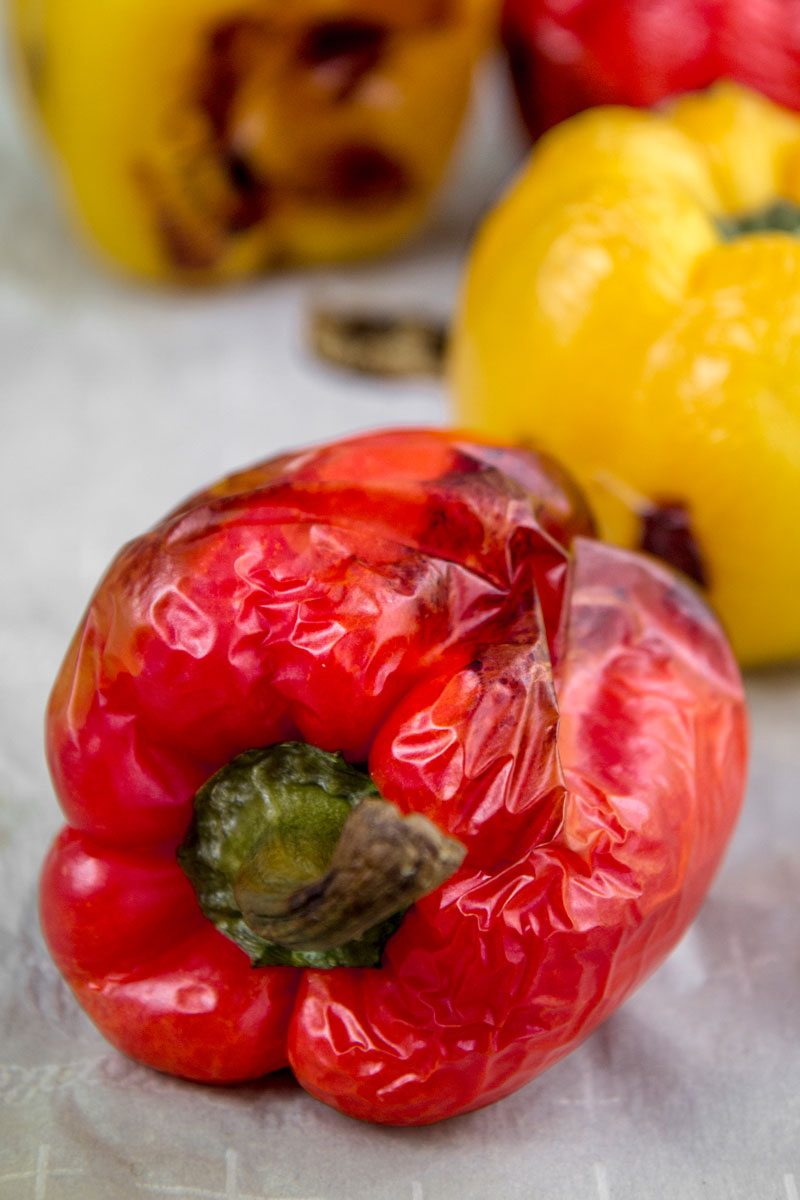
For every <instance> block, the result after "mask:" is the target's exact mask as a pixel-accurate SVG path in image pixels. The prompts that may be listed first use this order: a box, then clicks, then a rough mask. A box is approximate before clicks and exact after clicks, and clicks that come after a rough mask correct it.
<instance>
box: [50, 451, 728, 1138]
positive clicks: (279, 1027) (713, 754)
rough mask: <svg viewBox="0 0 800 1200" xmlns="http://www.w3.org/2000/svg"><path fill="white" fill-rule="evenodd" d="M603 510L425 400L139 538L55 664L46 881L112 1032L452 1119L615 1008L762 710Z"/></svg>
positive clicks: (243, 482) (223, 1078)
mask: <svg viewBox="0 0 800 1200" xmlns="http://www.w3.org/2000/svg"><path fill="white" fill-rule="evenodd" d="M591 535H592V525H591V519H590V517H589V515H588V514H587V512H586V510H585V507H584V506H583V503H582V501H581V500H580V497H579V496H578V495H577V494H576V493H575V491H574V489H573V488H572V486H571V485H570V484H569V482H568V481H567V480H566V478H565V477H564V476H563V474H562V473H561V472H560V471H559V470H558V469H557V468H556V467H555V466H554V465H553V464H552V463H551V462H549V461H548V460H546V459H544V458H543V457H540V456H537V455H534V454H533V453H529V452H526V451H523V450H510V449H504V448H502V447H497V446H480V445H476V444H473V443H472V442H470V441H469V440H467V439H466V438H463V437H459V436H456V435H449V434H446V433H443V432H430V431H408V430H407V431H396V432H381V433H378V434H375V435H371V436H364V437H358V438H353V439H351V440H349V441H344V442H341V443H338V444H335V445H333V446H329V447H322V448H320V449H316V450H310V451H308V452H305V453H299V454H296V455H288V456H285V457H283V458H279V459H275V460H273V461H272V462H268V463H265V464H263V465H261V466H257V467H255V468H253V469H252V470H249V471H245V472H243V473H241V474H240V475H237V476H233V477H232V478H230V479H228V480H226V481H223V482H222V483H221V484H219V485H218V486H217V487H214V488H212V489H211V490H210V491H208V492H206V493H204V494H201V495H199V496H197V497H195V498H194V499H192V500H190V501H189V502H188V503H186V504H185V505H183V506H182V507H181V508H180V509H178V510H177V511H176V512H175V513H173V514H172V515H170V516H169V517H167V518H166V519H165V520H164V521H163V522H161V524H159V525H158V526H156V527H155V529H153V530H152V531H151V532H150V533H148V534H146V535H144V536H143V537H141V538H139V539H137V540H135V541H133V542H131V543H130V544H129V545H128V546H127V547H125V548H124V549H123V550H122V552H121V553H120V555H119V556H118V558H117V559H116V560H115V562H114V563H113V564H112V566H111V568H110V569H109V571H108V573H107V575H106V576H105V578H104V579H103V580H102V582H101V583H100V585H99V587H98V589H97V591H96V593H95V595H94V597H93V599H92V601H91V603H90V605H89V608H88V611H87V613H86V615H85V618H84V620H83V622H82V624H81V627H80V629H79V630H78V633H77V635H76V637H75V640H74V642H73V644H72V647H71V649H70V651H69V653H68V655H67V658H66V660H65V663H64V665H63V667H62V670H61V673H60V675H59V678H58V680H57V683H56V685H55V688H54V691H53V695H52V698H51V703H50V708H49V714H48V751H49V760H50V765H51V769H52V774H53V779H54V782H55V786H56V789H57V791H58V794H59V797H60V799H61V803H62V806H63V808H64V811H65V813H66V816H67V820H68V822H69V824H68V826H67V828H66V829H65V830H64V831H63V832H62V834H61V835H60V836H59V838H58V839H57V841H56V843H55V845H54V847H53V849H52V850H51V852H50V855H49V857H48V859H47V862H46V865H45V868H44V874H43V879H42V892H41V901H42V916H43V924H44V929H45V933H46V937H47V940H48V943H49V945H50V948H51V951H52V953H53V956H54V958H55V960H56V962H57V964H58V966H59V967H60V969H61V971H62V972H63V974H64V975H65V977H66V979H67V980H68V981H69V983H70V985H71V986H72V988H73V990H74V991H75V994H76V995H77V997H78V999H79V1001H80V1003H81V1004H82V1005H83V1006H84V1008H85V1009H86V1011H87V1012H88V1014H89V1015H90V1017H91V1018H92V1019H93V1020H94V1021H95V1023H96V1024H97V1025H98V1026H99V1028H100V1029H101V1030H102V1032H103V1033H104V1034H105V1035H106V1037H108V1038H109V1039H110V1040H111V1041H112V1042H113V1043H114V1044H115V1045H116V1046H118V1047H119V1048H120V1049H121V1050H123V1051H124V1052H125V1053H126V1054H129V1055H131V1056H132V1057H134V1058H136V1059H139V1060H141V1061H142V1062H145V1063H148V1064H150V1065H151V1066H154V1067H157V1068H158V1069H160V1070H163V1071H168V1072H173V1073H175V1074H178V1075H183V1076H187V1077H189V1078H192V1079H197V1080H205V1081H212V1082H232V1081H236V1080H244V1079H251V1078H255V1077H258V1076H260V1075H263V1074H264V1073H265V1072H268V1071H272V1070H274V1069H276V1068H279V1067H282V1066H284V1065H286V1064H287V1063H288V1064H290V1065H291V1067H292V1069H293V1071H294V1072H295V1074H296V1076H297V1078H298V1080H299V1081H300V1083H301V1084H302V1085H303V1087H305V1088H307V1089H308V1091H309V1092H311V1093H312V1094H313V1095H314V1096H317V1097H318V1098H320V1099H322V1100H324V1101H326V1102H328V1103H330V1104H332V1105H334V1106H335V1107H337V1108H339V1109H341V1110H342V1111H343V1112H346V1113H349V1114H351V1115H353V1116H355V1117H360V1118H364V1119H368V1120H373V1121H381V1122H390V1123H398V1124H422V1123H426V1122H432V1121H436V1120H439V1119H441V1118H443V1117H448V1116H452V1115H454V1114H456V1113H461V1112H466V1111H469V1110H470V1109H474V1108H478V1107H480V1106H482V1105H484V1104H487V1103H489V1102H490V1101H492V1100H496V1099H499V1098H500V1097H502V1096H505V1095H507V1094H508V1093H510V1092H512V1091H514V1090H515V1089H516V1088H518V1087H520V1086H521V1085H522V1084H524V1083H525V1082H527V1081H528V1080H529V1079H531V1078H532V1077H533V1076H534V1075H535V1074H536V1073H537V1072H538V1071H540V1070H542V1069H543V1068H545V1067H547V1066H548V1065H550V1064H551V1063H553V1062H555V1061H556V1060H557V1059H558V1058H560V1057H561V1056H562V1055H564V1054H565V1053H566V1052H567V1051H569V1050H570V1049H571V1048H573V1047H574V1046H575V1045H576V1044H577V1043H578V1042H579V1041H581V1040H582V1039H583V1038H584V1037H585V1036H586V1034H588V1033H589V1032H590V1030H592V1029H593V1028H594V1027H595V1026H596V1025H597V1024H598V1023H599V1022H600V1021H602V1020H603V1019H604V1018H605V1017H607V1016H608V1015H609V1014H610V1013H611V1012H613V1010H614V1009H615V1008H616V1007H617V1006H618V1005H619V1003H620V1002H621V1001H622V1000H623V999H624V998H625V996H627V995H628V994H629V993H630V991H631V990H632V989H633V988H634V987H635V986H636V985H637V984H639V983H640V982H641V981H642V980H643V979H644V978H645V977H646V976H647V975H648V974H649V973H650V972H651V971H652V970H653V969H654V967H655V966H656V965H657V964H658V963H659V962H660V961H661V960H662V959H663V957H664V956H665V954H666V953H667V952H668V951H669V950H670V949H671V947H672V946H673V945H674V944H675V942H676V941H677V939H678V938H679V937H680V936H681V934H682V933H683V931H684V930H685V929H686V927H687V925H688V923H689V922H690V921H691V919H692V918H693V916H694V914H695V913H696V911H697V908H698V906H699V904H700V902H701V900H702V898H703V896H704V894H705V892H706V889H707V888H708V885H709V882H710V880H711V877H712V875H713V873H714V870H715V869H716V867H717V865H718V863H719V860H720V856H721V854H722V851H723V849H724V846H725V844H726V842H727V839H728V837H729V835H730V832H731V829H732V826H733V824H734V821H735V818H736V815H737V812H738V809H739V805H740V801H741V797H742V789H743V777H744V767H745V755H746V749H745V741H746V736H745V716H744V707H743V699H742V691H741V685H740V680H739V676H738V673H737V669H736V666H735V664H734V662H733V659H732V657H731V654H730V652H729V650H728V647H727V645H726V643H725V640H724V638H723V636H722V634H721V633H720V631H719V628H718V626H717V625H716V622H715V620H714V619H713V617H712V616H711V615H710V614H709V612H708V610H707V609H706V608H705V606H704V605H703V604H702V602H701V601H700V600H699V599H698V598H697V597H696V595H695V593H694V591H693V590H692V589H691V588H690V586H689V585H688V584H686V583H685V582H683V581H681V580H680V579H679V578H678V577H676V576H675V575H673V574H672V573H671V572H670V571H669V570H668V569H667V568H665V567H663V566H662V565H660V564H657V563H656V562H655V561H653V560H651V559H649V558H647V557H643V556H639V555H636V554H632V553H629V552H627V551H623V550H619V549H615V548H612V547H609V546H605V545H602V544H601V543H599V542H597V541H595V540H594V539H593V537H592V536H591ZM339 752H341V756H343V757H341V756H340V755H339ZM193 798H194V802H193ZM410 814H416V815H410ZM176 852H177V855H178V857H179V859H180V865H179V862H178V860H177V858H176ZM462 859H463V861H462ZM190 880H191V882H190ZM215 925H216V927H215ZM251 962H252V963H253V964H256V966H255V969H254V967H253V966H251ZM365 964H371V965H365Z"/></svg>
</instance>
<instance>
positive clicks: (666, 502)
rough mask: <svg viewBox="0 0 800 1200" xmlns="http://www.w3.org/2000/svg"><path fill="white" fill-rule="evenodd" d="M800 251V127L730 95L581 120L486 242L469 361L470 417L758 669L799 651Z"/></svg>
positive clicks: (759, 102) (465, 370) (468, 339)
mask: <svg viewBox="0 0 800 1200" xmlns="http://www.w3.org/2000/svg"><path fill="white" fill-rule="evenodd" d="M798 234H800V118H799V117H797V116H795V115H792V114H789V113H787V112H785V111H783V110H782V109H780V108H777V107H776V106H774V105H773V104H771V103H770V102H768V101H767V100H765V99H763V98H761V97H759V96H757V95H755V94H753V93H750V92H748V91H746V90H743V89H741V88H738V87H736V86H734V85H732V84H723V85H718V86H717V87H715V88H714V89H713V90H712V91H710V92H707V93H702V94H697V95H692V96H687V97H684V98H683V99H681V100H679V101H677V102H676V103H675V104H673V106H672V107H670V108H669V109H668V110H666V111H664V112H661V113H646V112H641V111H636V110H633V109H625V108H608V109H597V110H595V111H593V112H590V113H586V114H583V115H581V116H579V117H576V118H574V119H572V120H570V121H569V122H567V123H566V124H564V125H562V126H560V127H559V128H557V129H555V130H554V131H552V132H551V133H550V134H549V135H548V136H547V137H545V139H544V140H543V141H542V142H541V143H540V145H539V148H538V149H537V150H536V151H535V152H534V154H533V157H532V159H531V161H530V164H529V166H528V167H527V168H526V169H525V170H524V172H523V174H522V176H521V178H520V179H519V180H518V181H517V182H516V184H515V185H514V186H513V187H512V189H511V192H510V194H509V195H508V196H507V197H506V198H505V199H504V200H503V201H502V202H501V204H500V205H499V207H498V208H497V209H496V211H495V212H494V213H493V214H492V216H491V217H490V218H489V220H488V221H487V223H486V225H485V227H484V229H483V231H482V233H481V234H480V236H479V238H478V242H477V245H476V248H475V251H474V254H473V257H472V261H471V264H470V267H469V270H468V273H467V279H466V285H465V289H464V294H463V300H462V304H461V309H460V315H459V318H458V321H457V329H456V334H455V340H454V348H453V353H452V360H451V369H452V381H453V386H454V390H455V396H456V410H457V417H458V420H459V422H460V423H461V424H463V425H467V426H470V427H472V428H474V429H477V430H486V431H488V432H491V433H493V434H496V435H499V436H500V437H502V438H507V439H508V438H510V439H517V440H519V441H522V442H533V443H536V444H537V445H539V446H540V447H542V448H543V449H545V450H547V451H549V452H551V453H553V454H555V455H556V456H558V457H559V458H561V459H562V460H563V462H564V463H565V465H566V466H567V467H568V468H570V469H571V470H572V471H573V472H574V473H575V474H576V476H577V477H578V479H579V480H580V481H581V483H582V485H583V486H584V488H585V490H586V491H587V493H588V494H589V499H590V501H591V503H592V506H593V508H594V510H595V512H596V513H597V515H598V517H599V520H600V525H601V530H602V532H603V534H604V535H605V536H606V537H607V538H608V539H609V540H611V541H615V542H618V543H621V544H623V545H627V546H638V547H640V548H644V549H649V550H651V551H653V552H654V553H658V554H660V555H661V556H662V557H664V558H666V559H668V560H670V561H672V562H673V563H674V564H675V565H676V566H679V567H681V568H682V569H683V570H684V571H685V572H686V573H687V574H689V575H692V576H694V578H695V579H696V580H697V581H698V583H700V584H701V585H702V586H703V587H704V588H705V590H706V592H707V595H708V597H709V598H710V600H711V602H712V603H713V604H714V605H715V607H716V608H717V610H718V611H719V613H720V615H721V617H722V619H723V621H724V622H725V623H726V625H727V627H728V631H729V633H730V635H731V637H732V640H733V643H734V647H735V649H736V650H737V652H738V654H739V656H740V658H741V659H742V660H743V661H744V662H746V663H759V662H769V661H774V660H778V659H783V658H789V657H794V656H797V655H798V654H800V238H798V236H797V235H798Z"/></svg>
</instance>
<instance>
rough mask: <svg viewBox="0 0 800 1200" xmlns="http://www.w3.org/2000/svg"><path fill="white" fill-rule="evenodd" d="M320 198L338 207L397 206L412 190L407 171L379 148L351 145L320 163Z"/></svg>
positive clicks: (361, 144) (355, 143)
mask: <svg viewBox="0 0 800 1200" xmlns="http://www.w3.org/2000/svg"><path fill="white" fill-rule="evenodd" d="M321 190H322V194H323V196H327V197H329V198H330V199H331V200H332V201H333V202H334V203H338V204H353V205H357V204H362V205H364V206H369V205H377V204H390V203H398V202H400V201H401V200H404V199H405V198H406V197H407V196H409V195H410V194H411V193H412V191H413V181H412V179H411V177H410V175H409V173H408V171H407V170H406V169H405V167H403V166H402V165H401V164H400V163H399V162H397V160H396V159H395V158H392V157H391V155H389V154H387V152H386V151H385V150H382V149H381V148H380V147H379V146H372V145H370V144H369V143H367V142H364V143H359V142H354V143H352V144H351V145H349V146H342V147H340V148H339V149H338V150H336V151H335V152H334V153H333V154H332V155H331V156H330V158H329V159H328V161H327V163H325V164H323V168H322V181H321Z"/></svg>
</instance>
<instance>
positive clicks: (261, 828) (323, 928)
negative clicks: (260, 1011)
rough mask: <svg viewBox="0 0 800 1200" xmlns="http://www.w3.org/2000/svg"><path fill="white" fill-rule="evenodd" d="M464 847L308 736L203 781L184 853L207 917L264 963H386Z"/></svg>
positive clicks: (244, 757)
mask: <svg viewBox="0 0 800 1200" xmlns="http://www.w3.org/2000/svg"><path fill="white" fill-rule="evenodd" d="M464 854H465V850H464V847H463V846H462V845H461V843H460V842H458V841H456V840H455V839H454V838H451V837H448V836H447V835H446V834H444V833H443V832H442V831H441V830H440V829H438V828H437V827H436V825H434V824H433V823H432V822H431V821H429V820H428V819H427V818H425V817H423V816H421V815H420V814H419V813H412V814H410V815H408V816H403V814H402V813H401V812H400V810H399V809H398V808H397V807H396V806H395V805H394V804H390V803H388V802H387V801H385V800H384V799H383V798H382V797H381V795H380V793H379V792H378V790H377V788H376V787H375V785H374V784H373V782H372V780H371V779H370V777H369V775H368V774H367V773H366V772H365V771H363V770H361V769H360V768H358V767H354V766H353V765H352V764H350V763H348V762H345V760H344V759H343V758H342V756H341V755H340V754H330V753H328V752H327V751H324V750H319V749H317V748H316V747H314V746H308V745H305V744H304V743H301V742H285V743H283V744H281V745H277V746H268V747H266V748H264V749H261V750H249V751H246V752H245V753H244V754H240V755H238V756H237V757H236V758H235V759H233V761H232V762H230V763H229V764H228V765H227V766H226V767H223V768H222V769H221V770H220V771H218V772H217V773H216V775H214V776H212V778H211V779H209V780H208V782H207V783H205V784H204V785H203V787H201V788H200V790H199V791H198V793H197V795H196V796H195V802H194V817H193V820H192V823H191V825H190V827H189V830H188V832H187V834H186V838H185V839H184V842H183V844H182V846H181V848H180V850H179V851H178V859H179V862H180V864H181V866H182V867H183V869H184V871H185V872H186V874H187V876H188V877H189V879H190V880H191V883H192V885H193V887H194V889H195V892H196V894H197V899H198V902H199V904H200V907H201V908H202V910H203V912H204V913H205V915H206V916H207V917H208V918H209V920H210V921H213V923H214V924H215V925H216V927H217V929H219V930H220V932H221V933H224V934H225V936H226V937H229V938H231V939H232V940H233V941H235V942H236V944H237V945H238V946H241V948H242V949H243V950H245V951H246V952H247V953H248V954H249V955H250V957H251V959H252V962H253V965H254V966H270V965H290V966H311V967H323V968H326V967H336V966H378V965H379V964H380V961H381V954H382V951H383V946H384V944H385V942H386V941H387V939H388V938H389V937H391V935H392V933H394V931H395V930H396V929H397V926H398V924H399V921H400V920H401V918H402V914H403V912H404V911H405V910H406V909H407V908H408V906H409V905H410V904H413V903H414V901H415V900H419V899H420V898H421V897H422V896H424V895H426V894H427V893H428V892H430V891H432V890H433V889H434V888H436V887H438V886H439V885H440V884H441V883H443V882H444V881H445V880H446V879H447V878H448V877H449V876H450V875H452V873H453V872H454V871H455V870H456V869H457V867H458V866H459V865H460V863H461V862H462V860H463V858H464Z"/></svg>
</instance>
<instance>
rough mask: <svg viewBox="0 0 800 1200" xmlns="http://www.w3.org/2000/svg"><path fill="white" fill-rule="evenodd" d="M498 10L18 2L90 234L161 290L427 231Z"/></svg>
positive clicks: (41, 103) (39, 98)
mask: <svg viewBox="0 0 800 1200" xmlns="http://www.w3.org/2000/svg"><path fill="white" fill-rule="evenodd" d="M496 4H497V0H290V2H288V3H287V0H169V3H164V2H163V0H113V3H110V2H109V0H11V6H12V8H11V11H12V20H13V24H14V29H15V35H16V36H15V42H16V44H17V46H18V47H19V49H20V51H21V53H20V55H19V57H20V60H21V62H22V65H23V75H24V76H25V77H26V78H27V80H28V83H29V85H30V87H29V91H30V93H31V95H32V96H33V98H34V101H35V107H36V109H37V110H38V112H39V114H40V117H41V119H42V121H43V124H44V127H45V129H46V132H47V135H48V137H49V140H50V142H51V143H52V146H53V148H54V149H55V151H56V154H57V158H58V160H59V162H60V167H61V174H62V176H63V178H64V182H65V184H66V188H67V191H68V194H69V195H70V196H71V200H72V206H73V208H74V209H75V210H76V215H77V216H78V217H79V219H80V223H81V224H82V226H83V228H84V229H85V231H86V232H88V234H89V235H90V238H91V239H92V240H93V241H94V242H95V243H96V245H97V247H99V249H100V250H101V252H102V253H103V254H104V255H105V256H107V258H108V259H110V260H111V261H112V262H114V263H117V264H119V265H121V266H122V267H123V268H126V269H127V270H129V271H132V272H135V273H136V274H139V275H142V276H145V277H150V278H152V279H165V280H177V281H181V282H183V281H187V280H189V281H200V282H207V281H218V280H226V279H232V278H237V277H242V276H246V275H249V274H252V273H253V272H256V271H260V270H263V269H267V268H270V267H274V266H277V265H284V264H293V263H317V262H327V261H330V260H340V259H348V258H358V257H361V256H365V255H370V254H375V253H378V252H381V251H384V250H387V249H388V248H390V247H391V246H393V245H394V244H395V243H396V242H397V241H398V240H400V239H401V238H403V237H405V236H406V235H407V234H408V233H409V232H410V231H412V230H413V229H414V227H415V226H416V225H417V224H418V223H419V221H420V220H421V219H422V217H423V215H424V213H425V211H426V208H427V206H428V204H429V201H430V199H431V195H432V193H433V191H434V189H435V187H436V185H437V184H438V182H439V180H440V178H441V176H442V173H443V170H444V167H445V164H446V162H447V159H448V156H449V152H450V150H451V148H452V145H453V142H454V139H455V137H456V134H457V132H458V130H459V127H460V124H461V119H462V116H463V113H464V109H465V106H466V103H467V98H468V94H469V89H470V82H471V76H472V69H473V66H474V63H475V61H476V59H477V57H478V55H479V53H480V51H481V49H482V48H483V47H484V45H485V43H486V41H487V38H488V34H489V31H490V29H491V24H492V17H493V15H494V13H495V9H496Z"/></svg>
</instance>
